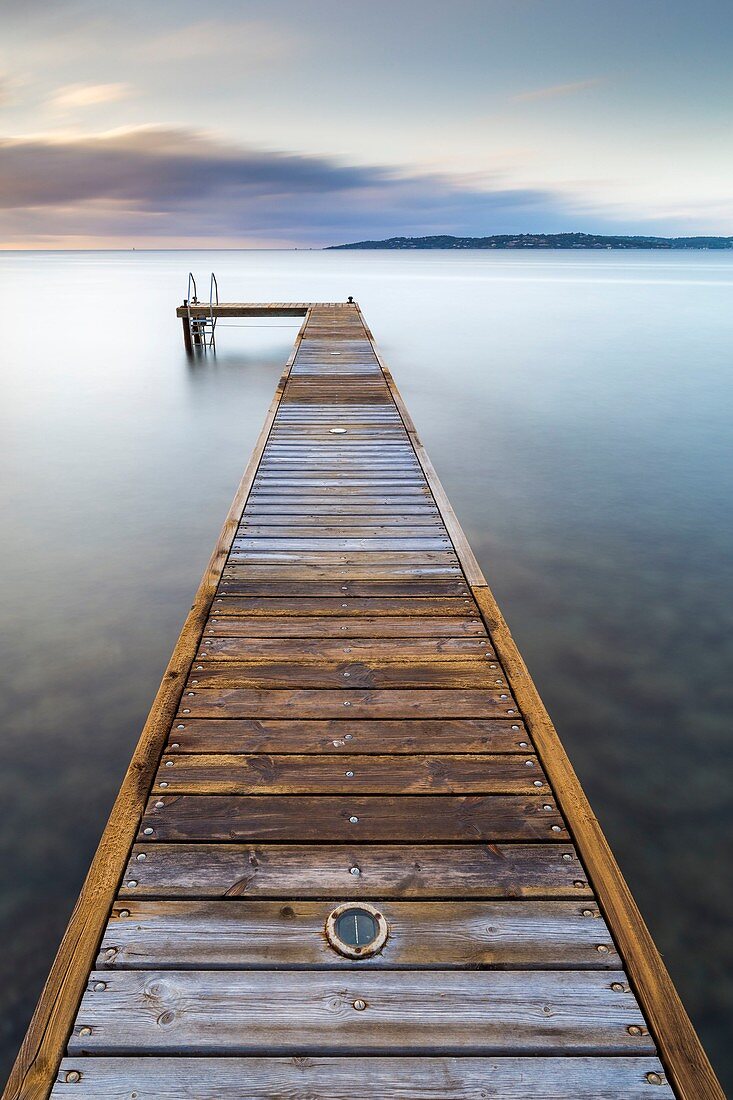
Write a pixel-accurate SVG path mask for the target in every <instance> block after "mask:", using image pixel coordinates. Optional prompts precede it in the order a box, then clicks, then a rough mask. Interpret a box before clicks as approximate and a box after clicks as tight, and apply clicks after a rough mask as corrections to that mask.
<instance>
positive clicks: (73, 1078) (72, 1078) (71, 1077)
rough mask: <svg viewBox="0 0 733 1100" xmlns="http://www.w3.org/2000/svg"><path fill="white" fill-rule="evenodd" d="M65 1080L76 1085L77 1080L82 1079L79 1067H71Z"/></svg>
mask: <svg viewBox="0 0 733 1100" xmlns="http://www.w3.org/2000/svg"><path fill="white" fill-rule="evenodd" d="M64 1080H65V1081H66V1083H67V1084H69V1085H75V1084H76V1082H77V1081H81V1074H80V1073H79V1070H78V1069H70V1070H69V1072H68V1073H67V1074H66V1077H65V1078H64Z"/></svg>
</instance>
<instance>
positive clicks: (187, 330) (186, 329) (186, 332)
mask: <svg viewBox="0 0 733 1100" xmlns="http://www.w3.org/2000/svg"><path fill="white" fill-rule="evenodd" d="M183 305H184V306H187V305H188V302H186V301H185V299H184V302H183ZM181 324H182V325H183V346H184V347H185V349H186V355H193V344H192V343H191V327H190V325H189V323H188V317H187V316H186V315H185V314H184V316H183V317H181Z"/></svg>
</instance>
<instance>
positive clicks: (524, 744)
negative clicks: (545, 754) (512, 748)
mask: <svg viewBox="0 0 733 1100" xmlns="http://www.w3.org/2000/svg"><path fill="white" fill-rule="evenodd" d="M512 729H519V726H512ZM519 747H520V749H526V748H528V747H529V746H528V744H527V742H526V741H520V742H519Z"/></svg>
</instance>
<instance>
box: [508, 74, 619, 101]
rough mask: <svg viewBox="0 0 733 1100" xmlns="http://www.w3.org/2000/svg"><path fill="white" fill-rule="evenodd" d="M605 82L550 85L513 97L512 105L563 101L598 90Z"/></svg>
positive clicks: (597, 79)
mask: <svg viewBox="0 0 733 1100" xmlns="http://www.w3.org/2000/svg"><path fill="white" fill-rule="evenodd" d="M599 84H603V81H602V80H601V79H600V78H599V77H597V78H595V79H593V80H576V81H575V82H574V83H572V84H550V85H549V86H548V87H547V88H535V89H534V90H532V91H528V92H520V93H519V94H518V95H513V96H512V97H511V102H512V103H534V102H535V101H537V100H541V99H561V98H563V97H565V96H570V95H576V94H577V93H578V92H585V91H586V90H587V89H588V88H597V87H598V85H599Z"/></svg>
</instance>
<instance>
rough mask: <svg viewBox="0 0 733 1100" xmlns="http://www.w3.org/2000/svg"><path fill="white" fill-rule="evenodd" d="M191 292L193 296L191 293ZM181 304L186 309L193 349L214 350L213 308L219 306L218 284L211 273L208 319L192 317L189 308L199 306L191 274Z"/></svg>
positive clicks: (190, 273) (214, 322) (214, 326)
mask: <svg viewBox="0 0 733 1100" xmlns="http://www.w3.org/2000/svg"><path fill="white" fill-rule="evenodd" d="M192 290H193V294H191V291H192ZM183 304H184V306H185V307H186V319H187V321H188V331H189V333H190V336H191V343H192V345H193V347H194V348H200V349H203V350H204V351H206V350H208V349H209V348H211V349H212V350H214V351H215V350H216V339H215V337H216V320H217V319H216V315H215V314H214V306H218V305H219V284H218V283H217V281H216V275H215V274H214V272H213V271H212V272H211V280H210V282H209V316H208V317H192V316H191V306H197V305H199V304H200V303H199V299H198V293H197V290H196V280H195V279H194V277H193V272H191V271H189V273H188V292H187V295H186V297H185V298H184V300H183Z"/></svg>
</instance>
